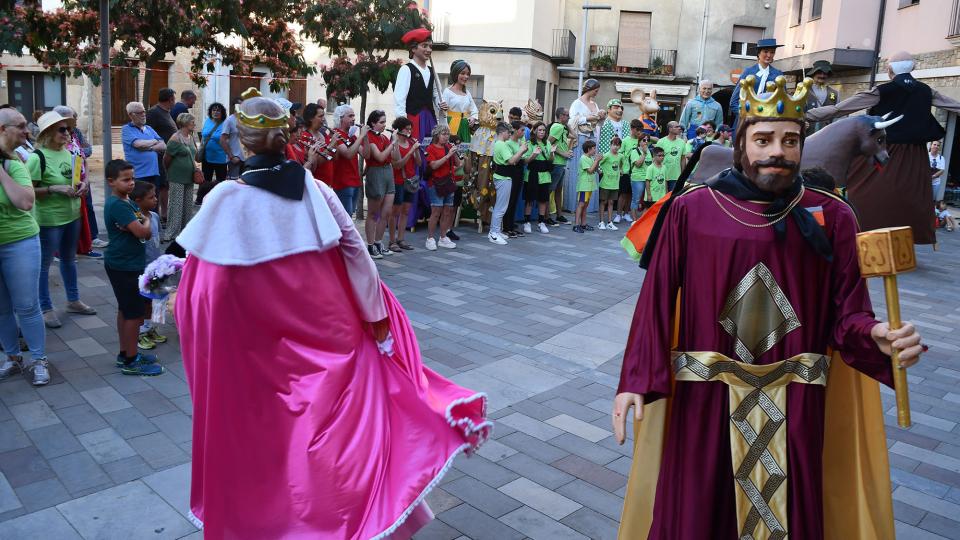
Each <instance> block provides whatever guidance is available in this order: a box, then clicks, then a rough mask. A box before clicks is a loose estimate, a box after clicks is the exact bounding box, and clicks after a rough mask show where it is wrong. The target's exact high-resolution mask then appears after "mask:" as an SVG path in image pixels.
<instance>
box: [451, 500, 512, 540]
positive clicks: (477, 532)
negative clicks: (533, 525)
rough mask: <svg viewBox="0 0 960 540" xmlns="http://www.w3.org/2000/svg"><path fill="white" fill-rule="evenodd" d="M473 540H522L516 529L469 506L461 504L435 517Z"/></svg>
mask: <svg viewBox="0 0 960 540" xmlns="http://www.w3.org/2000/svg"><path fill="white" fill-rule="evenodd" d="M437 517H438V518H439V519H440V520H441V521H443V522H444V523H446V524H447V525H450V526H451V527H453V528H454V529H456V530H458V531H460V532H462V533H463V534H465V535H466V536H467V537H468V538H471V539H473V540H523V538H524V535H523V534H521V533H520V532H518V531H517V530H516V529H512V528H510V527H509V526H507V525H505V524H504V523H501V522H500V521H497V520H496V519H493V518H492V517H490V516H488V515H487V514H484V513H483V512H481V511H480V510H477V509H476V508H474V507H472V506H470V505H469V504H461V505H459V506H457V507H456V508H452V509H450V510H447V511H446V512H444V513H442V514H440V515H438V516H437Z"/></svg>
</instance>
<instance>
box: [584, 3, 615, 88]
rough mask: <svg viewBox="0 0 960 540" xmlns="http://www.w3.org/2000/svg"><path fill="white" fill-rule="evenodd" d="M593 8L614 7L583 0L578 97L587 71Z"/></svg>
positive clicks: (608, 8)
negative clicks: (588, 43)
mask: <svg viewBox="0 0 960 540" xmlns="http://www.w3.org/2000/svg"><path fill="white" fill-rule="evenodd" d="M591 9H603V10H610V9H613V7H611V6H601V5H596V6H594V5H590V0H583V31H581V32H580V36H581V37H580V68H579V69H580V75H579V76H578V77H577V97H580V94H581V92H582V91H583V74H584V73H585V72H586V71H587V66H586V62H587V18H588V17H589V15H590V10H591Z"/></svg>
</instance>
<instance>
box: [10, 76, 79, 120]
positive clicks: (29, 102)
mask: <svg viewBox="0 0 960 540" xmlns="http://www.w3.org/2000/svg"><path fill="white" fill-rule="evenodd" d="M7 88H9V90H8V92H7V100H8V101H9V103H10V104H11V105H13V106H14V107H15V108H16V109H17V110H19V111H20V112H21V113H23V116H24V117H26V118H28V119H29V118H32V117H33V113H34V111H43V112H46V111H49V110H51V109H53V108H54V107H56V106H57V105H66V103H67V100H66V94H67V87H66V81H65V79H64V77H63V75H51V74H49V73H46V72H43V71H8V72H7Z"/></svg>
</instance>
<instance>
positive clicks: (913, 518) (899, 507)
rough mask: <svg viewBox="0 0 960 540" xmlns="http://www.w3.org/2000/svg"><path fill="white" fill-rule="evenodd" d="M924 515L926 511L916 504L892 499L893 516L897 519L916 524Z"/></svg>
mask: <svg viewBox="0 0 960 540" xmlns="http://www.w3.org/2000/svg"><path fill="white" fill-rule="evenodd" d="M925 515H927V513H926V512H925V511H923V510H921V509H919V508H917V507H916V506H911V505H909V504H907V503H905V502H902V501H893V517H894V519H896V520H897V521H902V522H904V523H908V524H910V525H917V524H919V523H920V520H922V519H923V516H925Z"/></svg>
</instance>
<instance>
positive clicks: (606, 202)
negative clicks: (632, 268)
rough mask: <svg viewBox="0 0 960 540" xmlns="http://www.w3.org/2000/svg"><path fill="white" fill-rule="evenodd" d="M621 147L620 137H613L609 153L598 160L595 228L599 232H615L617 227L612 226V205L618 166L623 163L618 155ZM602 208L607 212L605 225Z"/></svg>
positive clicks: (615, 192) (618, 170) (616, 184)
mask: <svg viewBox="0 0 960 540" xmlns="http://www.w3.org/2000/svg"><path fill="white" fill-rule="evenodd" d="M621 145H622V143H621V141H620V137H614V138H613V140H611V141H610V151H609V152H607V153H606V154H604V155H603V158H601V159H600V225H598V226H597V228H599V229H600V230H601V231H602V230H605V229H610V230H611V231H615V230H617V226H616V225H614V224H613V205H614V204H616V202H617V192H618V190H619V189H620V165H621V164H622V163H621V162H622V161H623V156H621V155H620V146H621ZM604 208H606V212H607V223H604V222H603V212H604Z"/></svg>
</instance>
